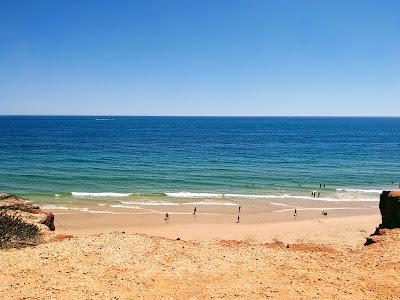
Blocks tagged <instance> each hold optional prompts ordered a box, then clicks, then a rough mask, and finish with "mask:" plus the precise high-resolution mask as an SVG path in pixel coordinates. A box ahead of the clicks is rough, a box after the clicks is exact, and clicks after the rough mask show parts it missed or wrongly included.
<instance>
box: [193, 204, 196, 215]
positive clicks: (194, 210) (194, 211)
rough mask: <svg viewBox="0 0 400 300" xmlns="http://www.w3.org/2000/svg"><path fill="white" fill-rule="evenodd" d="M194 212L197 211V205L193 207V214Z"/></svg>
mask: <svg viewBox="0 0 400 300" xmlns="http://www.w3.org/2000/svg"><path fill="white" fill-rule="evenodd" d="M196 212H197V207H196V206H195V207H194V209H193V214H194V215H195V214H196Z"/></svg>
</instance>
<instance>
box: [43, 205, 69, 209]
mask: <svg viewBox="0 0 400 300" xmlns="http://www.w3.org/2000/svg"><path fill="white" fill-rule="evenodd" d="M42 208H43V209H49V210H53V209H62V210H66V209H69V208H68V207H65V206H57V205H52V204H45V205H42Z"/></svg>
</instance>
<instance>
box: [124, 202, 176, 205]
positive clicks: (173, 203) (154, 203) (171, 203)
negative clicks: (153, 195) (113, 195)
mask: <svg viewBox="0 0 400 300" xmlns="http://www.w3.org/2000/svg"><path fill="white" fill-rule="evenodd" d="M121 203H122V204H128V205H150V206H153V205H157V206H162V205H166V206H177V205H180V203H176V202H165V201H121Z"/></svg>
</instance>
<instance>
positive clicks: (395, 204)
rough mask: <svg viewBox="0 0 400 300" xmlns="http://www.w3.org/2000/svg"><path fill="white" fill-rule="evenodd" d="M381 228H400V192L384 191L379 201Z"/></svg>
mask: <svg viewBox="0 0 400 300" xmlns="http://www.w3.org/2000/svg"><path fill="white" fill-rule="evenodd" d="M379 210H380V211H381V216H382V224H381V225H380V226H379V227H380V228H400V191H384V192H382V194H381V198H380V201H379Z"/></svg>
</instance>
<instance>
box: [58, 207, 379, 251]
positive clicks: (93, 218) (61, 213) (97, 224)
mask: <svg viewBox="0 0 400 300" xmlns="http://www.w3.org/2000/svg"><path fill="white" fill-rule="evenodd" d="M280 204H281V205H280V206H277V205H275V207H273V209H272V208H271V205H270V204H252V205H246V206H241V213H240V222H239V223H237V216H238V207H237V206H224V205H220V206H217V205H212V206H207V205H201V206H196V208H197V212H196V214H195V215H193V209H194V206H167V205H163V206H155V205H152V206H141V207H135V208H134V209H127V208H115V207H114V208H111V207H108V206H107V207H106V206H98V205H96V206H92V207H86V208H85V209H81V210H77V209H68V210H54V213H55V223H56V226H57V232H59V233H62V234H70V235H74V236H87V235H91V234H99V233H108V232H110V231H120V232H122V231H124V232H126V233H141V234H147V235H153V236H158V237H164V238H170V239H176V238H180V239H182V240H188V241H190V240H195V241H208V240H213V239H217V240H218V239H233V240H254V241H258V242H272V241H282V242H286V243H293V242H304V241H307V242H323V243H329V244H339V245H356V244H360V243H362V242H363V241H364V240H365V237H366V236H367V235H368V234H369V233H370V232H372V231H373V230H374V228H375V226H376V224H379V220H380V215H379V210H378V208H377V203H375V202H367V203H364V202H347V203H338V202H335V203H328V204H327V203H323V201H319V202H315V203H308V202H307V201H303V203H298V202H296V203H290V204H288V203H286V204H283V203H280ZM300 204H301V205H300ZM294 205H296V206H294ZM294 207H297V209H296V210H297V216H296V217H295V216H294ZM299 207H300V208H299ZM322 211H326V212H327V215H326V216H324V215H322V213H321V212H322ZM166 213H168V214H169V217H170V218H169V220H168V221H165V220H164V216H165V214H166Z"/></svg>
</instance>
